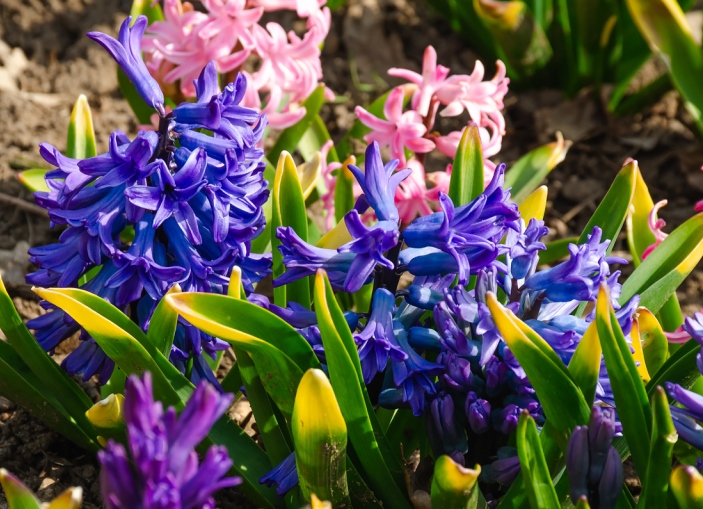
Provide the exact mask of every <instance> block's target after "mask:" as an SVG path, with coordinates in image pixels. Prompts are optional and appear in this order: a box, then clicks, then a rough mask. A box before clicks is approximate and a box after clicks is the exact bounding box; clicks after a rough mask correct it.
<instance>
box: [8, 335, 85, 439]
mask: <svg viewBox="0 0 703 509" xmlns="http://www.w3.org/2000/svg"><path fill="white" fill-rule="evenodd" d="M52 362H53V361H52ZM49 389H50V388H49V387H47V386H46V384H45V383H43V381H42V380H40V379H39V378H38V377H37V376H36V375H35V374H34V373H33V372H32V371H31V370H30V369H29V367H28V366H27V365H26V364H25V363H24V362H23V361H22V359H21V358H20V357H19V355H17V353H16V352H15V351H14V350H13V348H12V346H10V345H9V344H8V343H7V342H5V341H0V394H2V395H3V396H5V397H7V398H10V399H11V400H12V401H14V402H15V403H16V404H18V405H19V406H21V407H22V408H24V409H25V410H27V411H28V412H29V413H30V414H31V415H33V416H34V417H36V418H37V419H39V420H41V421H42V422H43V423H45V424H46V425H47V426H49V427H50V428H51V429H53V430H55V431H57V432H59V433H60V434H62V435H63V436H64V437H66V438H68V439H69V440H70V441H71V442H73V443H75V444H76V445H78V446H79V447H82V448H83V449H85V450H87V451H91V452H95V451H97V450H98V444H97V443H96V442H95V438H96V434H95V432H94V431H93V428H92V427H91V428H90V429H89V431H88V432H86V431H85V428H83V427H81V426H79V425H78V424H77V423H76V421H75V420H74V419H73V418H72V416H71V415H70V414H69V413H68V412H67V411H66V409H65V407H64V405H62V404H61V402H60V401H59V400H58V399H56V398H55V397H54V395H53V394H52V391H51V390H49ZM77 417H78V416H77ZM82 417H85V416H82ZM85 422H87V423H88V426H90V423H89V422H88V421H87V419H86V420H85Z"/></svg>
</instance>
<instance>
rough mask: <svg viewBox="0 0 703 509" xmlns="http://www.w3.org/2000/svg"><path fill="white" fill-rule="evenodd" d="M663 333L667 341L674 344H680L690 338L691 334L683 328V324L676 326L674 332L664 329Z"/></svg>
mask: <svg viewBox="0 0 703 509" xmlns="http://www.w3.org/2000/svg"><path fill="white" fill-rule="evenodd" d="M664 335H665V336H666V339H667V340H669V343H674V344H676V345H682V344H684V343H686V342H687V341H688V340H689V339H691V335H690V334H689V333H688V332H686V331H685V330H683V325H681V326H680V327H678V328H677V329H676V330H675V331H674V332H666V331H664Z"/></svg>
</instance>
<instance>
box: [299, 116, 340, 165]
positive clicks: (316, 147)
mask: <svg viewBox="0 0 703 509" xmlns="http://www.w3.org/2000/svg"><path fill="white" fill-rule="evenodd" d="M331 139H332V136H330V133H329V131H328V130H327V126H325V122H324V120H322V118H321V117H320V115H319V114H317V115H315V118H313V120H312V122H310V127H308V130H307V131H305V134H304V135H303V138H302V139H301V140H300V143H298V147H297V149H298V152H300V155H302V156H303V159H305V160H306V161H309V160H310V159H312V158H313V156H314V155H315V153H317V152H319V151H320V150H322V146H323V145H324V144H325V143H327V142H328V141H330V140H331ZM333 161H336V162H338V161H339V157H338V156H337V150H336V149H335V148H334V145H333V146H332V147H330V150H329V152H328V154H327V162H328V163H329V162H333Z"/></svg>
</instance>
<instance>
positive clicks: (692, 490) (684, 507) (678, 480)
mask: <svg viewBox="0 0 703 509" xmlns="http://www.w3.org/2000/svg"><path fill="white" fill-rule="evenodd" d="M671 491H672V492H673V493H674V497H675V498H676V502H678V504H679V509H701V507H703V476H701V474H700V473H699V472H698V470H696V468H695V467H689V466H678V467H676V468H675V469H674V471H673V472H672V473H671Z"/></svg>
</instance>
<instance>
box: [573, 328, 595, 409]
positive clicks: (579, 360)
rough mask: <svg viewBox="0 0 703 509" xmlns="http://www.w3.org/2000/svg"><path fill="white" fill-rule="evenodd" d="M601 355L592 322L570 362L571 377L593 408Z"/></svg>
mask: <svg viewBox="0 0 703 509" xmlns="http://www.w3.org/2000/svg"><path fill="white" fill-rule="evenodd" d="M601 354H602V351H601V348H600V341H599V340H598V330H597V328H596V322H591V324H590V325H589V326H588V328H587V329H586V332H585V333H584V334H583V337H582V338H581V341H579V344H578V346H576V351H575V352H574V356H573V357H571V361H570V362H569V371H570V372H571V376H573V377H574V382H576V385H578V387H579V389H581V393H582V394H583V397H584V398H585V399H586V403H587V404H588V406H589V407H590V406H593V401H594V400H595V398H596V386H597V385H598V376H599V375H600V362H601Z"/></svg>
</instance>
